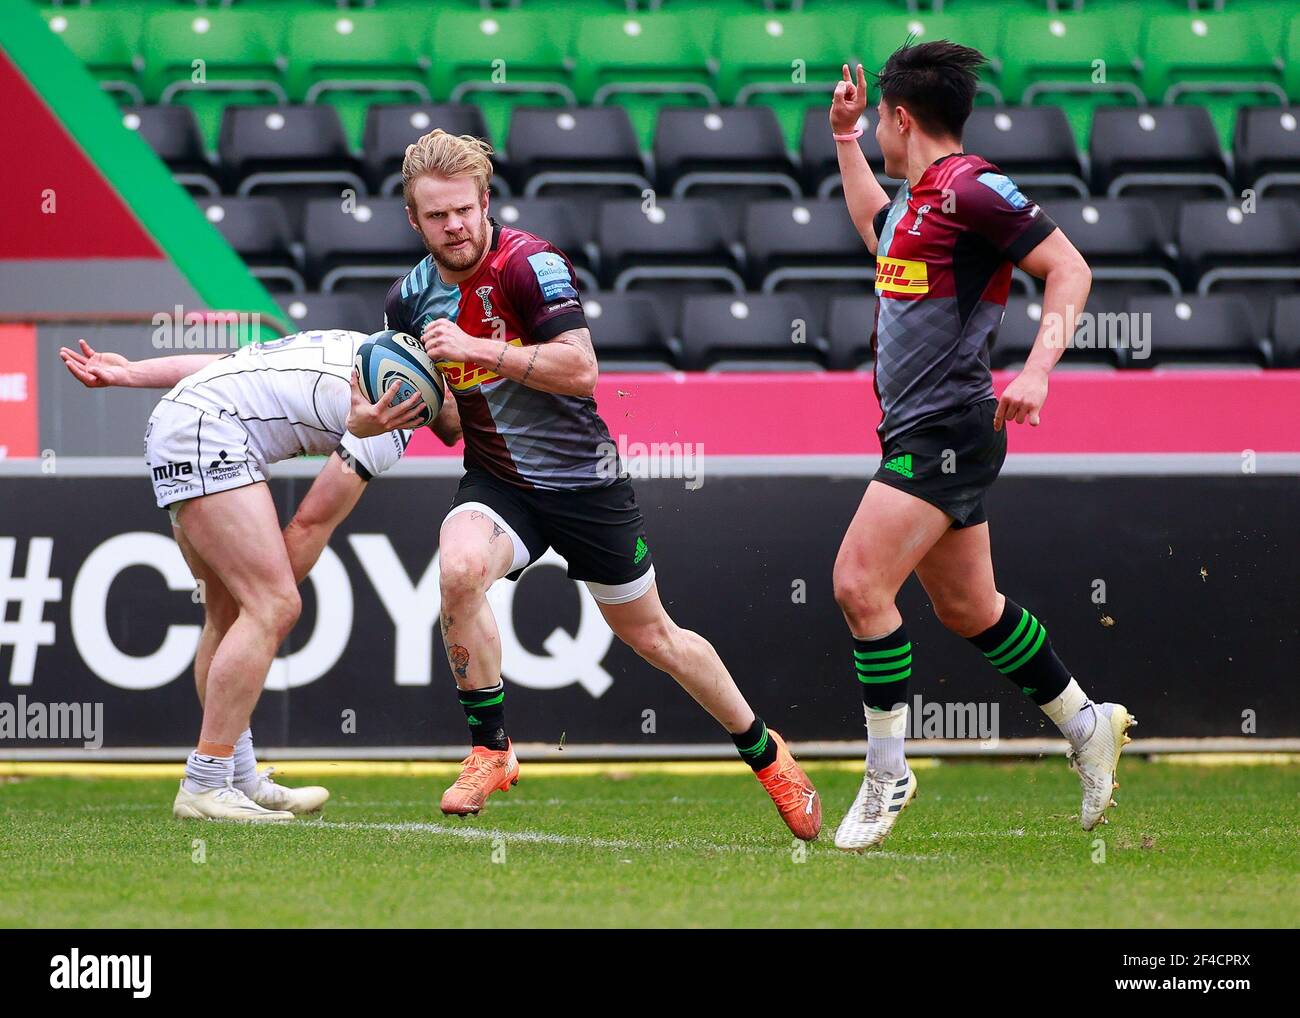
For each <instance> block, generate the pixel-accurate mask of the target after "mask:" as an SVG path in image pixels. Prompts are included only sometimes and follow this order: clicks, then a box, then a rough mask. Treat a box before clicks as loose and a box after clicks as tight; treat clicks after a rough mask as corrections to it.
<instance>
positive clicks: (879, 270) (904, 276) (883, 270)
mask: <svg viewBox="0 0 1300 1018" xmlns="http://www.w3.org/2000/svg"><path fill="white" fill-rule="evenodd" d="M876 289H877V290H882V291H884V292H885V293H926V292H928V291H929V289H930V277H929V275H928V273H927V272H926V269H925V262H914V261H911V260H909V259H907V258H877V259H876Z"/></svg>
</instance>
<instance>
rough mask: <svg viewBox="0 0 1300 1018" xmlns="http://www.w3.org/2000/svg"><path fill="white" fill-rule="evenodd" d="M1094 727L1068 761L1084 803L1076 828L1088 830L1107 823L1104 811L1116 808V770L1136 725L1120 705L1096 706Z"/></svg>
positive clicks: (1135, 720) (1117, 786)
mask: <svg viewBox="0 0 1300 1018" xmlns="http://www.w3.org/2000/svg"><path fill="white" fill-rule="evenodd" d="M1093 709H1094V710H1095V711H1096V715H1097V724H1096V726H1095V727H1094V728H1093V730H1092V735H1090V736H1089V737H1088V741H1087V742H1085V743H1084V744H1083V745H1082V746H1080V747H1079V748H1078V749H1077V750H1074V749H1072V750H1070V752H1069V753H1068V754H1067V759H1068V760H1069V761H1070V767H1071V768H1072V769H1073V770H1074V771H1075V772H1076V773H1077V774H1078V775H1079V783H1080V784H1081V785H1082V786H1083V804H1082V805H1081V806H1080V807H1079V826H1080V827H1082V828H1083V829H1084V830H1085V831H1090V830H1092V829H1093V828H1094V827H1096V826H1097V825H1098V824H1105V823H1109V822H1110V821H1109V820H1107V819H1106V810H1107V809H1109V808H1110V807H1111V806H1115V805H1118V804H1117V803H1116V802H1115V800H1114V799H1113V798H1112V796H1111V793H1112V792H1113V791H1114V790H1115V789H1116V788H1119V782H1117V781H1116V780H1115V771H1116V768H1117V767H1118V766H1119V755H1120V752H1121V751H1122V750H1123V749H1124V746H1125V745H1127V744H1128V743H1130V742H1132V741H1133V739H1132V738H1131V737H1130V736H1129V735H1128V734H1127V732H1128V730H1129V729H1130V728H1132V727H1133V726H1134V725H1136V724H1137V718H1135V717H1133V715H1132V714H1130V713H1129V712H1128V709H1127V708H1125V706H1124V705H1123V704H1122V703H1096V704H1093Z"/></svg>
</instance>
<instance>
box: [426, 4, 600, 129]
mask: <svg viewBox="0 0 1300 1018" xmlns="http://www.w3.org/2000/svg"><path fill="white" fill-rule="evenodd" d="M569 31H570V24H569V22H568V21H567V20H566V19H563V18H557V17H555V16H554V15H553V14H552V13H550V12H548V11H528V10H513V9H512V10H509V11H490V12H489V11H470V10H448V9H444V10H442V11H441V12H439V14H438V17H437V20H436V21H434V22H433V23H432V24H431V25H430V27H429V34H428V37H427V42H426V44H425V51H426V52H429V53H432V54H434V58H435V59H434V61H433V67H432V69H431V70H430V75H429V83H430V88H431V90H432V92H433V95H434V98H436V99H446V100H450V101H451V102H473V103H475V104H476V105H478V106H479V108H480V109H481V110H482V111H483V117H484V119H485V120H486V121H487V125H488V130H489V131H490V132H491V136H492V137H493V138H494V139H496V141H497V143H498V144H503V143H505V142H507V140H508V139H507V137H506V132H507V131H508V130H509V126H510V125H509V118H510V110H511V108H512V107H514V106H517V105H520V104H527V105H543V106H574V105H576V104H577V100H576V98H575V97H574V93H573V87H572V79H571V71H572V61H571V60H570V59H569V58H568V55H567V54H566V52H565V39H566V36H567V34H568V32H569ZM449 39H454V40H455V43H454V44H453V45H448V43H447V40H449Z"/></svg>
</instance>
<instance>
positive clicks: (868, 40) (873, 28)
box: [857, 6, 1020, 104]
mask: <svg viewBox="0 0 1300 1018" xmlns="http://www.w3.org/2000/svg"><path fill="white" fill-rule="evenodd" d="M959 10H960V13H949V11H948V10H947V9H946V8H945V10H944V12H943V13H942V14H928V13H915V14H876V13H874V12H872V13H868V14H867V16H866V17H864V18H863V19H862V23H861V25H860V26H858V32H859V35H858V46H857V51H858V53H859V55H860V56H861V59H862V63H863V64H864V65H865V66H866V69H867V70H868V71H879V70H880V68H882V67H883V66H884V65H885V61H886V60H887V59H888V58H889V55H890V54H891V53H893V52H894V50H896V49H898V47H899V46H901V45H903V43H905V42H907V40H908V39H909V38H911V39H912V41H913V42H914V43H919V42H933V41H934V40H936V39H947V40H948V41H949V42H956V43H960V44H961V45H963V46H973V47H974V48H975V49H977V50H979V51H980V52H981V53H983V54H984V55H985V56H986V57H988V58H989V62H988V65H987V66H986V67H984V68H981V70H980V85H979V94H978V95H977V96H976V97H975V101H976V102H977V103H992V104H1001V103H1002V102H1003V96H1002V89H1001V84H1000V78H1001V73H1002V58H1001V54H1000V52H999V47H1000V43H1001V39H1000V36H1001V27H1002V18H1001V17H1000V15H999V8H998V7H996V6H988V7H985V6H974V7H971V6H965V7H962V8H960V9H959ZM1019 17H1020V15H1016V17H1015V18H1013V19H1012V20H1017V19H1018V18H1019ZM872 98H873V99H874V98H875V95H874V90H873V97H872Z"/></svg>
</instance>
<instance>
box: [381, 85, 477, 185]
mask: <svg viewBox="0 0 1300 1018" xmlns="http://www.w3.org/2000/svg"><path fill="white" fill-rule="evenodd" d="M435 127H440V128H442V129H443V130H444V131H446V132H447V133H448V134H472V135H474V137H476V138H486V139H487V140H488V141H489V142H490V141H491V137H490V136H489V134H488V130H487V124H485V123H484V122H483V114H482V113H481V112H480V111H479V108H478V107H477V106H474V105H471V104H470V103H432V104H420V103H412V104H403V103H397V104H382V103H377V104H375V105H373V106H371V107H370V108H369V109H368V110H367V111H366V126H365V130H364V132H363V134H362V142H361V153H362V154H361V162H362V165H363V166H364V167H365V171H366V179H367V180H368V181H369V182H370V187H371V190H372V191H373V192H374V193H375V194H384V195H393V194H401V192H402V160H403V159H404V158H405V157H406V147H407V146H408V145H410V144H411V143H412V142H414V141H415V140H416V139H417V138H419V137H420V136H421V135H425V134H428V133H429V132H430V131H432V130H433V129H434V128H435ZM492 164H493V168H494V170H495V171H496V173H497V174H499V173H501V172H502V161H501V158H500V155H499V154H498V155H494V156H493V157H492ZM492 182H493V184H494V185H496V184H497V183H499V182H498V180H497V177H496V175H495V174H494V176H493V181H492Z"/></svg>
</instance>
